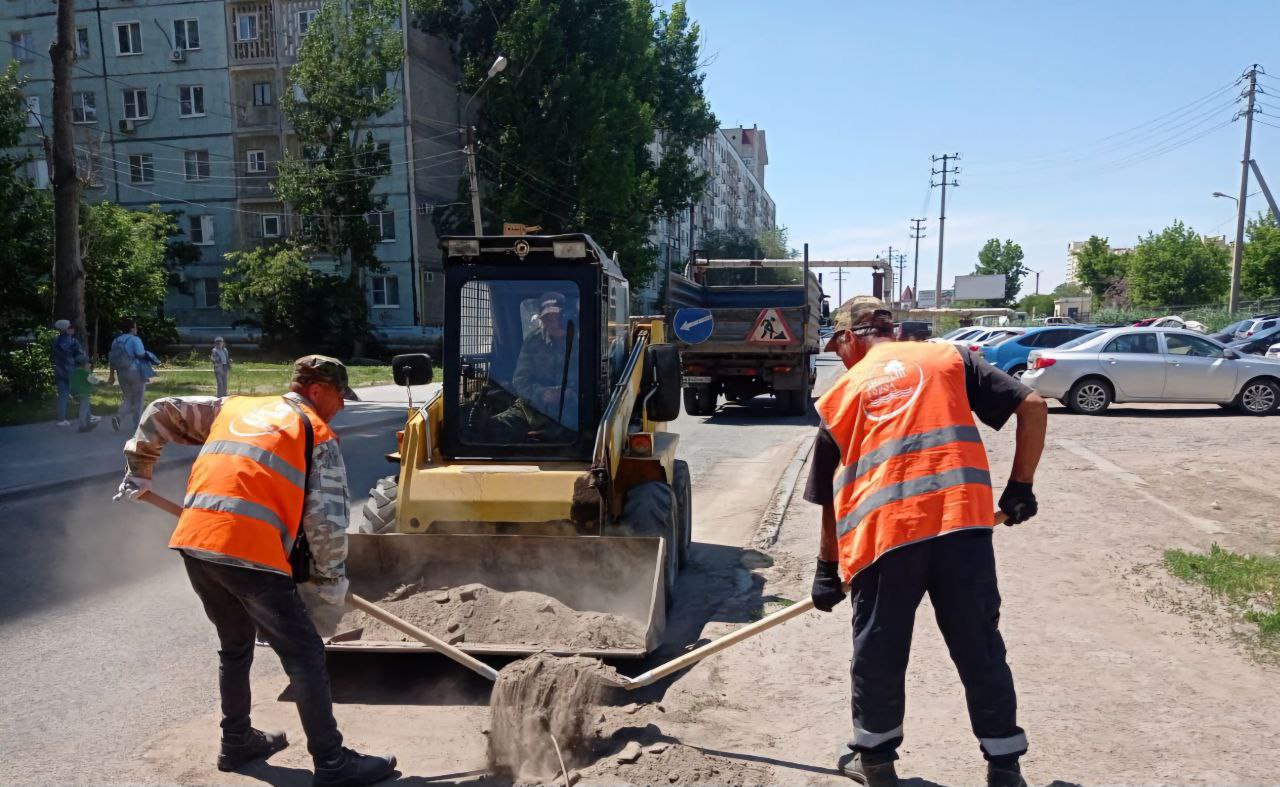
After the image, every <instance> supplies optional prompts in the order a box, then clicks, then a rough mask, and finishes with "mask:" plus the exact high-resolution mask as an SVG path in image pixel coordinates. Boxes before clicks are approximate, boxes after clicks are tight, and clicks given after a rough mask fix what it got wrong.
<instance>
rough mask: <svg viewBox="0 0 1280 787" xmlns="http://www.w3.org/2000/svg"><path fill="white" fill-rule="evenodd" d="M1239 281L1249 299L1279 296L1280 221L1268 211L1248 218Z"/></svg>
mask: <svg viewBox="0 0 1280 787" xmlns="http://www.w3.org/2000/svg"><path fill="white" fill-rule="evenodd" d="M1247 233H1248V238H1247V240H1246V242H1245V246H1244V258H1243V260H1242V261H1241V263H1240V284H1241V288H1242V289H1243V291H1244V293H1245V295H1246V296H1247V297H1250V298H1280V222H1278V221H1277V220H1276V216H1275V214H1274V213H1272V212H1271V211H1267V212H1266V213H1259V214H1258V217H1257V218H1256V219H1251V220H1250V221H1249V226H1248V228H1247Z"/></svg>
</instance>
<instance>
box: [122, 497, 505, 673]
mask: <svg viewBox="0 0 1280 787" xmlns="http://www.w3.org/2000/svg"><path fill="white" fill-rule="evenodd" d="M138 499H139V500H141V501H143V502H146V503H150V504H151V505H153V506H155V507H156V508H159V509H160V510H162V511H167V512H169V513H170V514H173V515H174V516H181V514H182V506H180V505H178V504H177V503H175V502H173V501H172V500H169V499H168V498H166V497H162V496H161V495H158V494H156V493H155V492H146V493H144V494H141V495H139V496H138ZM347 604H349V605H350V606H352V607H355V608H356V609H358V610H360V611H361V612H364V613H365V614H366V615H368V616H369V617H371V618H375V619H377V620H380V621H382V622H383V623H386V624H387V625H388V626H390V627H391V628H393V629H395V630H396V631H399V632H400V633H401V634H404V635H405V636H408V637H413V638H414V639H416V640H418V641H419V642H421V643H422V644H424V645H429V646H430V647H431V648H433V649H435V650H437V651H439V652H440V653H443V654H444V655H446V656H448V657H449V658H451V659H453V660H454V661H456V662H458V663H459V664H461V665H462V666H464V667H466V668H467V669H469V670H472V671H473V672H475V673H477V674H479V675H483V676H484V677H486V678H488V679H489V680H497V679H498V671H497V670H496V669H494V668H493V667H490V666H489V665H488V664H485V663H484V662H483V661H480V660H479V659H477V658H475V657H473V656H471V655H469V654H467V653H463V652H462V651H461V650H459V649H457V648H455V647H454V646H453V645H450V644H449V643H447V642H445V641H444V640H442V639H440V638H439V637H436V636H434V635H433V634H431V633H430V632H427V631H423V630H422V629H420V628H418V627H417V626H415V625H413V624H412V623H410V622H408V621H406V620H402V619H401V618H399V617H396V616H395V615H392V614H391V613H390V612H387V611H386V610H385V609H382V608H381V607H379V606H378V605H377V604H374V603H373V602H371V601H368V600H367V599H363V598H361V597H360V596H357V595H356V594H354V593H349V594H347Z"/></svg>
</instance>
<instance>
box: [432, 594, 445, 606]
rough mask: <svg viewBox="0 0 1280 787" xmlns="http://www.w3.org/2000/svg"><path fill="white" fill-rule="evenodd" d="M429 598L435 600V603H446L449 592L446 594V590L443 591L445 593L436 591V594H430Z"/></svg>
mask: <svg viewBox="0 0 1280 787" xmlns="http://www.w3.org/2000/svg"><path fill="white" fill-rule="evenodd" d="M431 600H432V601H434V602H436V603H437V604H448V603H449V594H448V592H445V593H437V594H435V595H434V596H432V597H431Z"/></svg>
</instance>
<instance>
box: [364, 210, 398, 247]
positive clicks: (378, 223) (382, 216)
mask: <svg viewBox="0 0 1280 787" xmlns="http://www.w3.org/2000/svg"><path fill="white" fill-rule="evenodd" d="M365 220H366V221H368V222H369V226H370V227H373V228H374V229H375V230H377V232H378V240H379V241H380V242H382V243H389V242H391V241H393V240H395V239H396V212H395V211H394V210H375V211H374V212H373V213H370V214H368V215H366V216H365Z"/></svg>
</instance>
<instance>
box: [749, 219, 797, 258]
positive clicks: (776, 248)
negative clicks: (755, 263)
mask: <svg viewBox="0 0 1280 787" xmlns="http://www.w3.org/2000/svg"><path fill="white" fill-rule="evenodd" d="M790 235H791V233H790V231H788V230H787V228H786V226H785V225H779V226H776V227H769V228H768V229H764V230H761V231H760V235H759V237H758V238H757V240H758V241H759V243H760V253H761V254H763V255H764V257H765V259H770V260H794V259H796V258H797V257H799V256H800V252H799V251H798V250H796V249H793V248H791V245H790Z"/></svg>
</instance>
